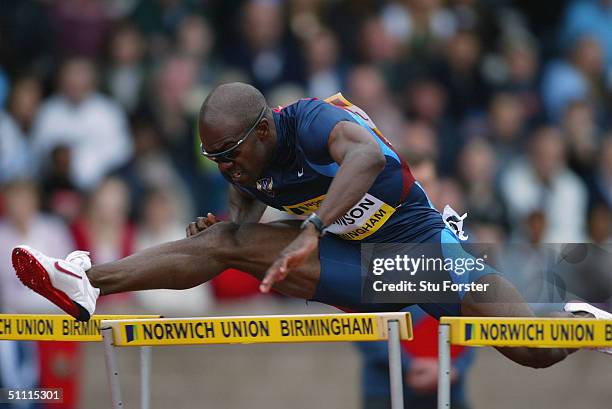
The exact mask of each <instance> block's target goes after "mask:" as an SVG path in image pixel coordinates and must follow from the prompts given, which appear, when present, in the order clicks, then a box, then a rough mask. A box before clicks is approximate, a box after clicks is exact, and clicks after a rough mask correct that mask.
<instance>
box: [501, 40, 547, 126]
mask: <svg viewBox="0 0 612 409" xmlns="http://www.w3.org/2000/svg"><path fill="white" fill-rule="evenodd" d="M503 62H504V68H505V73H504V75H503V78H502V79H501V81H500V83H499V85H498V87H499V88H500V89H501V90H504V91H509V92H511V93H513V94H514V95H516V96H518V98H519V99H520V101H521V106H522V107H523V111H524V112H525V116H526V118H527V119H529V120H534V119H537V118H538V117H540V116H541V115H542V114H543V112H542V101H541V98H540V94H539V92H538V84H539V83H538V80H539V78H538V68H539V55H538V49H537V47H536V44H534V43H533V42H532V41H531V40H529V39H520V38H516V39H508V40H506V41H505V42H504V44H503Z"/></svg>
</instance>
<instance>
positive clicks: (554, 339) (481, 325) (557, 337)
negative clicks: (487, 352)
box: [440, 317, 612, 348]
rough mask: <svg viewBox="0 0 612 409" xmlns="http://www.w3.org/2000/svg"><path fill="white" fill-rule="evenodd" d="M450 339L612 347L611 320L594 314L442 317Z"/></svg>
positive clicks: (517, 344) (486, 343)
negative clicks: (586, 316) (527, 316)
mask: <svg viewBox="0 0 612 409" xmlns="http://www.w3.org/2000/svg"><path fill="white" fill-rule="evenodd" d="M440 324H448V325H450V343H451V344H453V345H465V346H498V347H533V348H556V347H567V348H589V347H612V320H598V319H594V318H580V319H579V318H567V319H566V318H507V317H491V318H475V317H474V318H473V317H442V318H441V319H440Z"/></svg>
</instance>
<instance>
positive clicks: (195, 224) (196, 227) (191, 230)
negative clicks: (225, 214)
mask: <svg viewBox="0 0 612 409" xmlns="http://www.w3.org/2000/svg"><path fill="white" fill-rule="evenodd" d="M220 221H221V220H219V219H217V216H215V215H214V214H212V213H208V214H207V215H206V217H198V218H196V219H195V220H194V221H192V222H191V223H189V224H188V225H187V229H185V232H186V234H187V237H191V236H194V235H196V234H198V233H199V232H201V231H202V230H206V229H207V228H209V227H210V226H212V225H213V224H215V223H219V222H220Z"/></svg>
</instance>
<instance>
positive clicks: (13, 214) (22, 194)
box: [0, 180, 73, 313]
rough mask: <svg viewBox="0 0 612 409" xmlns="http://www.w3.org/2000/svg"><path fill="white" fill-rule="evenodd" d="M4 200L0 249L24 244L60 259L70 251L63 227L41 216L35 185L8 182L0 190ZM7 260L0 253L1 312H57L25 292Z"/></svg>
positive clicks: (70, 243)
mask: <svg viewBox="0 0 612 409" xmlns="http://www.w3.org/2000/svg"><path fill="white" fill-rule="evenodd" d="M3 196H4V202H5V214H4V217H3V218H2V219H0V248H2V249H11V248H13V247H15V246H17V245H19V244H27V245H30V246H32V247H35V248H40V249H41V251H48V252H49V254H52V255H53V257H60V258H64V257H66V255H67V254H68V253H69V252H70V251H72V249H73V243H72V239H71V237H70V232H69V231H68V229H67V227H66V225H64V223H62V221H61V220H59V219H57V218H55V217H51V216H46V215H43V214H42V213H41V212H40V207H39V192H38V187H37V185H36V184H35V183H34V182H32V181H28V180H14V181H12V182H9V183H7V184H6V185H5V186H4V188H3ZM10 257H11V255H10V252H9V251H2V252H0V299H2V301H3V303H4V304H3V305H2V308H1V309H2V311H5V312H12V313H36V312H39V313H44V312H50V311H54V312H58V311H59V310H58V309H57V308H56V307H55V306H53V305H52V304H49V303H48V302H45V299H44V298H42V297H40V296H39V295H38V294H35V293H33V292H32V291H29V290H28V289H27V288H24V286H23V285H22V284H21V283H20V282H19V280H18V279H17V276H15V272H14V271H13V268H12V265H11V260H10Z"/></svg>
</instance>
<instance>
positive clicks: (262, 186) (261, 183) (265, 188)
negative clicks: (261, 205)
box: [255, 177, 274, 197]
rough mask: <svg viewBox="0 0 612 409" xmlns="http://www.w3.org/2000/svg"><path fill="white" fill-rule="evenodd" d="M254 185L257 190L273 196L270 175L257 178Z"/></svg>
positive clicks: (272, 183) (272, 181)
mask: <svg viewBox="0 0 612 409" xmlns="http://www.w3.org/2000/svg"><path fill="white" fill-rule="evenodd" d="M255 186H256V187H257V190H259V191H260V192H262V193H265V194H267V195H268V196H271V197H274V190H273V188H274V180H273V179H272V178H271V177H265V178H263V179H259V180H258V181H257V182H256V183H255Z"/></svg>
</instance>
